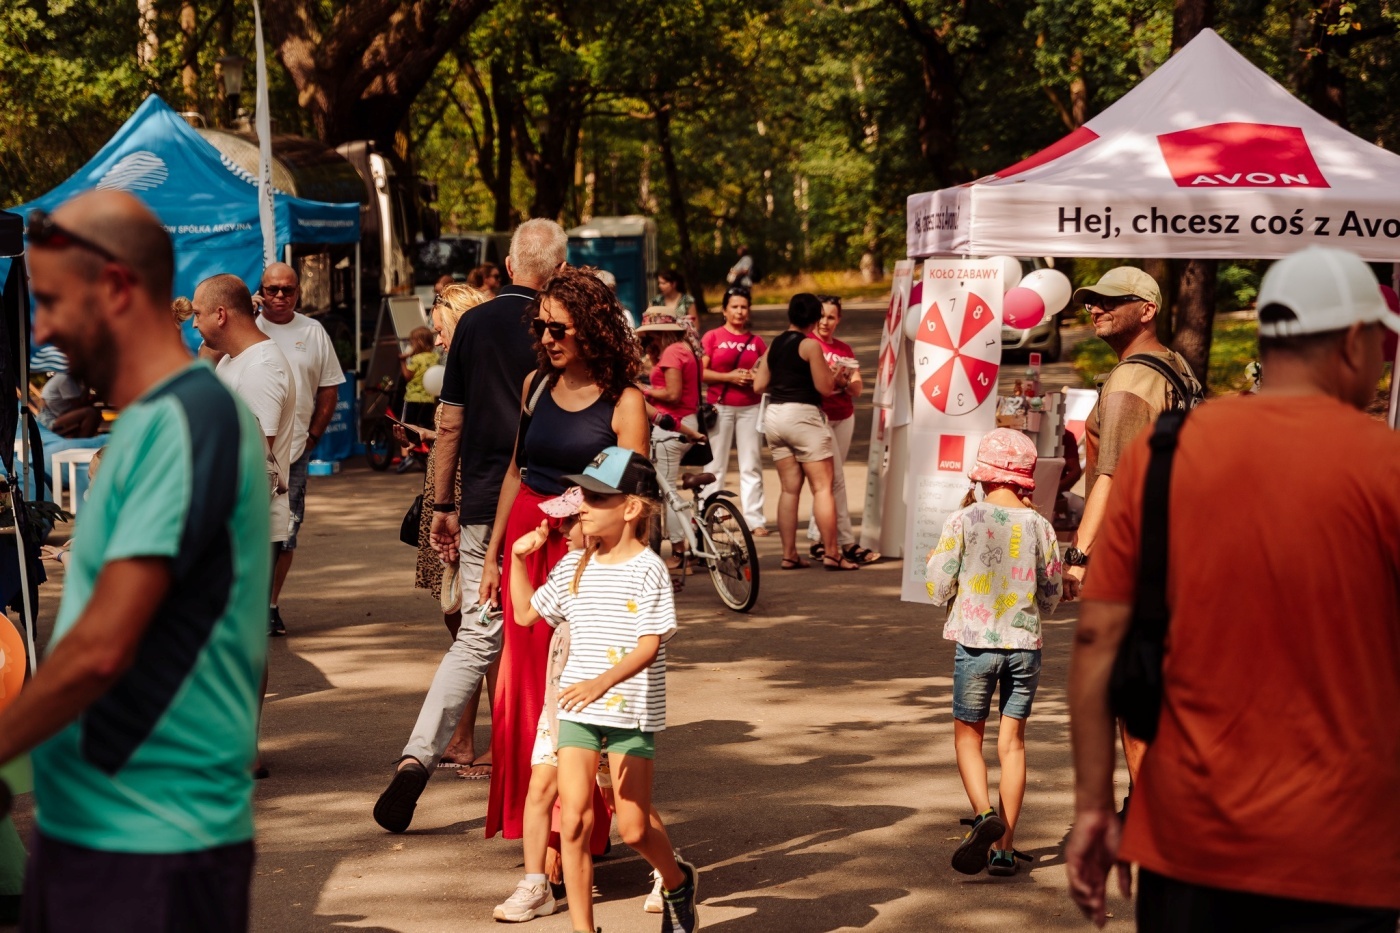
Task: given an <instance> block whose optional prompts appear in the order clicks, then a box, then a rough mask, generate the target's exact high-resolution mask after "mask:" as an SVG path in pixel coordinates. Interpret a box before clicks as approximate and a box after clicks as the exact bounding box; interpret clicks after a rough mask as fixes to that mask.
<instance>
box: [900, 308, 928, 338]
mask: <svg viewBox="0 0 1400 933" xmlns="http://www.w3.org/2000/svg"><path fill="white" fill-rule="evenodd" d="M923 322H924V306H923V305H922V304H915V305H910V306H909V307H908V308H906V309H905V311H904V336H905V337H906V338H908V339H909V340H914V339H916V338H917V337H918V336H919V325H920V324H922V323H923Z"/></svg>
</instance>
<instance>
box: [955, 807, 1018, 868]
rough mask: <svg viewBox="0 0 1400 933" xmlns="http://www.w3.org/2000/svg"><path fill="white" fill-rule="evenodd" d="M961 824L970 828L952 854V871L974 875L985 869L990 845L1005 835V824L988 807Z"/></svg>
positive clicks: (995, 812) (993, 810)
mask: <svg viewBox="0 0 1400 933" xmlns="http://www.w3.org/2000/svg"><path fill="white" fill-rule="evenodd" d="M962 824H963V825H964V826H971V827H972V828H971V829H969V830H968V831H967V835H965V836H963V840H962V844H961V845H959V846H958V847H957V849H956V850H954V852H953V870H954V871H956V872H960V873H962V874H964V875H975V874H978V873H979V872H981V871H982V869H984V868H986V867H987V857H988V854H989V853H990V852H991V850H992V844H993V843H995V842H996V841H997V840H998V839H1000V838H1001V837H1002V836H1004V835H1006V823H1005V822H1004V821H1003V820H1002V818H1001V817H999V816H997V811H996V810H995V809H993V808H991V807H988V808H987V809H985V810H983V811H982V812H981V813H979V814H977V815H976V816H975V817H973V818H972V819H970V820H963V821H962Z"/></svg>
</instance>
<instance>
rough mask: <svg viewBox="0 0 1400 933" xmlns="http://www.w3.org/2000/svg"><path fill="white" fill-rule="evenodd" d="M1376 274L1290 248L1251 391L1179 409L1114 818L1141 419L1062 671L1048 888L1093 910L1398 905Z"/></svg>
mask: <svg viewBox="0 0 1400 933" xmlns="http://www.w3.org/2000/svg"><path fill="white" fill-rule="evenodd" d="M1395 322H1396V319H1395V318H1394V316H1393V315H1390V314H1389V313H1388V312H1387V311H1386V308H1385V304H1384V302H1383V300H1382V299H1381V297H1380V293H1379V289H1378V285H1377V282H1376V278H1375V276H1374V274H1372V272H1371V271H1370V269H1369V268H1368V267H1367V266H1366V265H1365V264H1364V263H1363V262H1361V260H1359V259H1357V258H1356V257H1355V256H1353V255H1351V254H1350V253H1346V252H1344V251H1341V250H1334V249H1322V248H1317V247H1314V248H1310V249H1307V250H1304V251H1302V252H1300V253H1296V254H1294V255H1292V256H1290V257H1288V258H1287V259H1284V260H1282V261H1280V262H1278V263H1275V264H1274V266H1273V267H1272V268H1270V270H1269V272H1268V274H1267V275H1265V277H1264V281H1263V283H1262V285H1261V287H1260V290H1259V343H1260V352H1261V356H1262V360H1263V369H1264V379H1263V388H1262V390H1261V391H1260V394H1259V395H1257V396H1253V397H1249V398H1232V399H1219V400H1216V401H1212V402H1209V403H1207V404H1206V405H1204V406H1203V407H1201V408H1199V409H1197V410H1196V411H1195V412H1193V413H1192V414H1191V415H1190V416H1189V417H1188V418H1187V419H1186V423H1185V425H1184V426H1183V428H1182V429H1181V433H1180V436H1179V444H1178V447H1177V452H1176V458H1175V462H1174V464H1173V472H1172V487H1171V499H1170V511H1171V514H1170V520H1169V522H1170V523H1169V532H1170V533H1169V553H1168V565H1169V573H1168V577H1167V604H1168V605H1169V606H1170V607H1171V623H1170V628H1169V630H1168V636H1167V652H1166V658H1165V662H1164V664H1163V682H1164V691H1163V700H1162V713H1161V718H1160V722H1159V727H1158V733H1157V738H1156V740H1155V741H1154V743H1153V744H1152V746H1151V748H1150V749H1149V751H1148V753H1147V756H1146V759H1145V760H1144V762H1143V765H1142V774H1141V783H1140V784H1139V785H1138V789H1137V791H1135V792H1134V794H1133V806H1132V808H1131V810H1130V811H1129V814H1128V818H1127V824H1126V826H1125V827H1124V828H1123V829H1122V839H1121V842H1122V845H1121V848H1120V846H1119V842H1120V839H1119V834H1120V824H1119V819H1118V817H1117V815H1116V814H1115V813H1114V808H1113V768H1114V742H1113V738H1114V736H1113V717H1112V714H1111V713H1110V711H1109V704H1108V682H1109V674H1110V671H1111V669H1112V666H1113V659H1114V655H1115V653H1116V651H1117V648H1118V645H1119V643H1120V642H1121V640H1122V638H1123V636H1124V633H1125V632H1126V631H1127V629H1128V626H1129V622H1130V619H1131V616H1132V605H1133V600H1134V596H1135V594H1136V589H1137V585H1138V580H1137V577H1138V556H1139V551H1140V528H1141V521H1142V517H1141V516H1142V505H1143V483H1144V477H1145V474H1146V468H1147V464H1148V461H1149V456H1150V455H1149V451H1148V447H1147V443H1146V439H1145V438H1140V439H1139V440H1138V441H1137V442H1136V443H1135V444H1133V445H1132V446H1131V447H1130V448H1129V449H1128V451H1127V453H1126V455H1125V456H1124V458H1123V461H1122V463H1121V465H1120V469H1119V471H1118V473H1117V475H1116V477H1115V482H1114V485H1113V490H1112V495H1111V498H1110V500H1109V504H1108V511H1107V515H1106V516H1105V520H1104V525H1103V529H1102V532H1101V534H1100V536H1099V539H1098V542H1097V547H1096V548H1095V555H1094V563H1093V566H1092V568H1091V570H1090V571H1089V575H1088V578H1087V580H1086V584H1085V585H1086V589H1085V593H1084V598H1085V604H1084V608H1083V614H1082V617H1081V620H1080V624H1079V628H1078V631H1077V632H1076V634H1075V646H1074V656H1073V662H1072V667H1071V674H1070V716H1071V734H1072V740H1073V746H1074V759H1075V821H1074V829H1073V831H1072V833H1071V835H1070V840H1069V844H1068V846H1067V849H1066V861H1067V868H1068V873H1069V878H1070V893H1071V896H1072V897H1073V898H1074V900H1075V902H1076V903H1077V904H1078V905H1079V906H1080V908H1081V909H1082V910H1083V911H1084V912H1085V914H1086V915H1088V916H1089V917H1090V918H1091V919H1093V920H1094V921H1095V922H1096V923H1098V924H1099V925H1100V926H1102V925H1103V923H1104V918H1105V888H1106V882H1107V874H1108V870H1109V868H1110V867H1111V866H1112V865H1113V864H1114V863H1115V862H1116V861H1117V862H1119V864H1120V884H1121V887H1122V889H1123V892H1124V894H1125V895H1126V894H1127V893H1128V883H1129V882H1128V877H1129V876H1128V873H1127V865H1126V863H1129V862H1136V863H1138V865H1139V884H1138V888H1139V890H1138V904H1137V919H1138V929H1139V930H1150V931H1157V930H1162V931H1168V930H1171V931H1177V930H1181V931H1186V930H1190V931H1192V933H1202V931H1205V933H1209V931H1214V930H1221V931H1225V930H1231V931H1234V930H1280V931H1281V930H1303V929H1306V930H1309V931H1332V930H1336V931H1342V930H1346V931H1358V933H1360V931H1366V933H1369V931H1376V933H1395V929H1396V921H1397V916H1398V915H1400V806H1397V804H1396V801H1395V795H1396V792H1397V790H1400V729H1397V728H1396V726H1395V714H1396V710H1400V434H1397V433H1395V432H1393V431H1390V430H1388V429H1387V428H1386V427H1385V425H1384V424H1382V423H1381V422H1379V421H1375V420H1373V419H1371V418H1368V417H1367V416H1366V415H1365V414H1363V413H1362V412H1361V411H1360V409H1364V408H1365V407H1366V406H1367V404H1368V403H1369V402H1370V401H1371V399H1372V398H1373V397H1374V395H1375V391H1376V384H1377V382H1378V381H1379V379H1380V375H1381V371H1382V367H1383V361H1382V356H1381V337H1382V327H1383V326H1389V327H1395V326H1396V323H1395Z"/></svg>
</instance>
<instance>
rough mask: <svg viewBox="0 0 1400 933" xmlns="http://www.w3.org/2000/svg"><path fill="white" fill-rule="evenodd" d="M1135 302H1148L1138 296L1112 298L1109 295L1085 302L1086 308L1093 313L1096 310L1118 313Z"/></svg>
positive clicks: (1097, 296) (1098, 296)
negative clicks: (1120, 309)
mask: <svg viewBox="0 0 1400 933" xmlns="http://www.w3.org/2000/svg"><path fill="white" fill-rule="evenodd" d="M1135 301H1146V299H1145V298H1139V297H1138V296H1137V295H1123V296H1121V297H1119V298H1110V297H1109V296H1107V295H1095V296H1094V297H1092V298H1090V299H1089V300H1087V301H1085V302H1084V307H1085V308H1088V309H1089V310H1090V311H1092V310H1093V309H1095V308H1102V309H1104V310H1105V311H1117V310H1118V309H1119V308H1121V307H1123V306H1124V305H1130V304H1132V303H1133V302H1135Z"/></svg>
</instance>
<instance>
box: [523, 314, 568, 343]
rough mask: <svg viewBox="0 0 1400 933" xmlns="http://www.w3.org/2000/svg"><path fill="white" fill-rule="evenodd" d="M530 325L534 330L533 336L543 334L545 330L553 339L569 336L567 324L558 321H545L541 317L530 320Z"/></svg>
mask: <svg viewBox="0 0 1400 933" xmlns="http://www.w3.org/2000/svg"><path fill="white" fill-rule="evenodd" d="M530 327H531V328H533V329H534V331H535V337H536V338H540V337H543V336H544V332H545V331H549V336H550V337H552V338H554V339H555V340H563V339H564V338H565V337H567V336H569V325H568V324H561V323H559V322H558V321H546V320H544V319H543V318H535V319H534V320H533V321H531V322H530Z"/></svg>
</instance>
